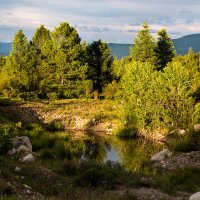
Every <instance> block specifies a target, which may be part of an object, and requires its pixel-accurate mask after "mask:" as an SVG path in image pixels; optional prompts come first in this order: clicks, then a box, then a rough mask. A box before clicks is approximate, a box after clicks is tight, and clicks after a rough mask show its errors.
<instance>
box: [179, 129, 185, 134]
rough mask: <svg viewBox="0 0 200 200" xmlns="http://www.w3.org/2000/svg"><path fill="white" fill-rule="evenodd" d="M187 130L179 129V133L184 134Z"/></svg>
mask: <svg viewBox="0 0 200 200" xmlns="http://www.w3.org/2000/svg"><path fill="white" fill-rule="evenodd" d="M185 132H186V131H185V130H184V129H178V134H179V135H184V134H185Z"/></svg>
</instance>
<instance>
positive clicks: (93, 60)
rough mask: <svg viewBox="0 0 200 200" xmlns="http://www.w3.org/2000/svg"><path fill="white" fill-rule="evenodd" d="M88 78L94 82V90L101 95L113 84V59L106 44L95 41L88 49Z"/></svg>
mask: <svg viewBox="0 0 200 200" xmlns="http://www.w3.org/2000/svg"><path fill="white" fill-rule="evenodd" d="M87 54H88V59H87V60H88V61H87V62H88V66H89V70H88V77H89V79H91V80H92V82H93V89H94V90H96V91H98V93H101V92H102V90H103V88H104V87H105V86H106V85H107V84H108V83H111V82H112V66H113V61H114V59H113V57H112V55H111V53H110V49H109V48H108V45H107V44H106V43H103V42H102V41H101V40H98V41H94V42H93V43H91V44H90V45H88V48H87Z"/></svg>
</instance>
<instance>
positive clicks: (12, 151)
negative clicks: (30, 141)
mask: <svg viewBox="0 0 200 200" xmlns="http://www.w3.org/2000/svg"><path fill="white" fill-rule="evenodd" d="M16 152H17V151H16V149H15V148H12V149H10V150H9V151H8V152H7V156H13V155H14V154H16Z"/></svg>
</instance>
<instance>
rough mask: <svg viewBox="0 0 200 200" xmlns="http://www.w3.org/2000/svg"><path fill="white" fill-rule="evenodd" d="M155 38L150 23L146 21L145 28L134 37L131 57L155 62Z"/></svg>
mask: <svg viewBox="0 0 200 200" xmlns="http://www.w3.org/2000/svg"><path fill="white" fill-rule="evenodd" d="M154 48H155V40H154V38H153V37H152V36H151V34H150V30H149V25H148V23H147V22H144V24H143V29H142V30H141V31H139V32H138V34H137V37H136V38H135V39H134V47H133V48H131V52H130V56H131V59H133V60H136V61H141V62H150V63H153V62H154V58H155V57H154V56H155V55H154Z"/></svg>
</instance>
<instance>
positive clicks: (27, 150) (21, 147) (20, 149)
mask: <svg viewBox="0 0 200 200" xmlns="http://www.w3.org/2000/svg"><path fill="white" fill-rule="evenodd" d="M17 152H18V153H22V152H24V153H31V152H32V150H31V149H29V148H28V147H26V146H24V145H21V146H20V147H18V149H17Z"/></svg>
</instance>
